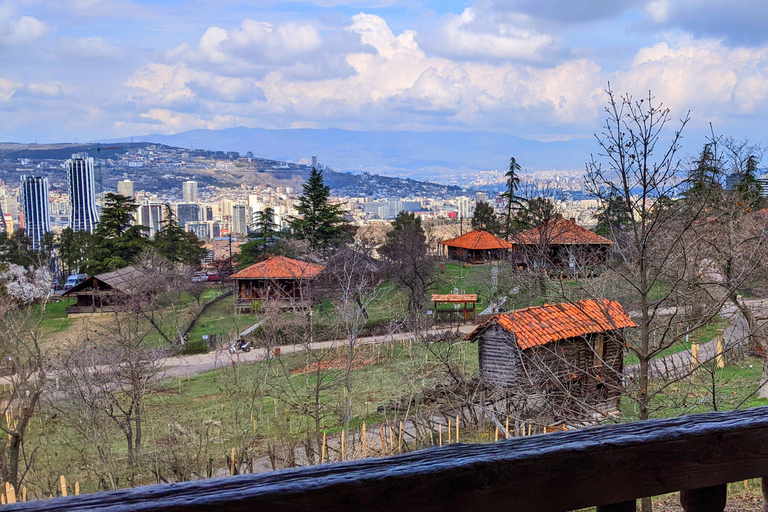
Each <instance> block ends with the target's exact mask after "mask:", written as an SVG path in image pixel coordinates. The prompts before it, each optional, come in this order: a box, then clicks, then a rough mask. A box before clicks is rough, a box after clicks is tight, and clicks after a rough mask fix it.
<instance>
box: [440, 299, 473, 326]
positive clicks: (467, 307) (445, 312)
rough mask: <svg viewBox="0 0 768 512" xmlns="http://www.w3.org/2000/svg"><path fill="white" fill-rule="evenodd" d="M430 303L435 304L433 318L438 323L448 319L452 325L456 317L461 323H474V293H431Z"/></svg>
mask: <svg viewBox="0 0 768 512" xmlns="http://www.w3.org/2000/svg"><path fill="white" fill-rule="evenodd" d="M432 302H434V304H435V318H436V319H437V321H438V322H439V321H440V320H441V319H444V318H448V321H449V322H451V323H452V322H453V319H454V318H456V317H458V319H459V320H460V321H461V322H462V323H467V322H468V321H470V320H471V321H473V322H474V321H475V305H476V304H477V294H476V293H464V294H447V295H441V294H437V293H433V294H432ZM446 305H447V307H446Z"/></svg>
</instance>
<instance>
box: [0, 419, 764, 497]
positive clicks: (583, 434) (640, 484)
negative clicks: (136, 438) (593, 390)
mask: <svg viewBox="0 0 768 512" xmlns="http://www.w3.org/2000/svg"><path fill="white" fill-rule="evenodd" d="M764 476H768V407H758V408H754V409H747V410H743V411H734V412H724V413H723V412H721V413H708V414H698V415H691V416H684V417H680V418H673V419H665V420H650V421H644V422H636V423H627V424H622V425H616V426H608V427H598V428H592V429H583V430H577V431H570V432H556V433H552V434H543V435H538V436H531V437H520V438H512V439H510V440H506V441H501V442H498V443H494V444H485V445H464V444H453V445H448V446H444V447H442V448H430V449H426V450H421V451H418V452H413V453H409V454H404V455H397V456H393V457H388V458H382V459H365V460H360V461H354V462H345V463H338V464H327V465H320V466H312V467H307V468H301V469H293V470H284V471H276V472H272V473H264V474H250V475H242V476H236V477H232V478H226V479H214V480H200V481H195V482H185V483H180V484H171V485H159V486H151V487H140V488H134V489H126V490H120V491H113V492H106V493H98V494H89V495H81V496H74V497H69V498H56V499H49V500H41V501H34V502H27V503H22V504H16V505H8V506H7V507H6V508H5V509H4V510H9V511H22V510H23V511H43V510H45V511H50V512H73V511H76V510H77V511H85V512H95V511H99V512H107V511H109V512H127V511H149V510H152V511H163V512H170V511H174V512H203V511H205V512H211V511H224V510H226V511H233V512H235V511H246V510H247V511H251V510H279V511H280V512H293V511H295V512H307V511H315V510H316V511H324V510H333V511H334V512H347V511H349V512H352V511H354V512H359V511H360V510H366V512H379V511H381V512H384V511H386V512H392V511H395V510H396V511H403V512H417V511H418V512H429V511H448V510H451V511H453V510H472V511H476V512H497V511H498V512H509V511H530V512H564V511H568V510H574V509H577V508H582V507H588V506H595V505H597V506H598V511H601V512H603V511H604V512H607V511H618V510H621V511H626V510H634V500H636V499H637V498H641V497H645V496H655V495H659V494H664V493H668V492H674V491H683V492H682V493H681V499H682V500H683V501H684V502H685V504H686V511H687V512H703V511H706V512H710V511H713V512H720V511H722V510H723V508H722V506H721V502H722V505H723V506H724V504H725V494H726V486H725V485H724V484H727V483H728V482H735V481H742V480H745V479H751V478H761V477H764Z"/></svg>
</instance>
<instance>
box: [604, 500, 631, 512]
mask: <svg viewBox="0 0 768 512" xmlns="http://www.w3.org/2000/svg"><path fill="white" fill-rule="evenodd" d="M636 510H637V500H631V501H625V502H623V503H614V504H612V505H600V506H598V507H597V511H596V512H636Z"/></svg>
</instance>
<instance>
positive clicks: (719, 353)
mask: <svg viewBox="0 0 768 512" xmlns="http://www.w3.org/2000/svg"><path fill="white" fill-rule="evenodd" d="M724 348H725V347H723V335H722V334H721V335H719V336H718V337H717V367H718V368H725V358H724V357H723V351H724Z"/></svg>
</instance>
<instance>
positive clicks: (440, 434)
mask: <svg viewBox="0 0 768 512" xmlns="http://www.w3.org/2000/svg"><path fill="white" fill-rule="evenodd" d="M437 436H438V438H439V440H440V446H443V426H442V425H440V427H438V430H437Z"/></svg>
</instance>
